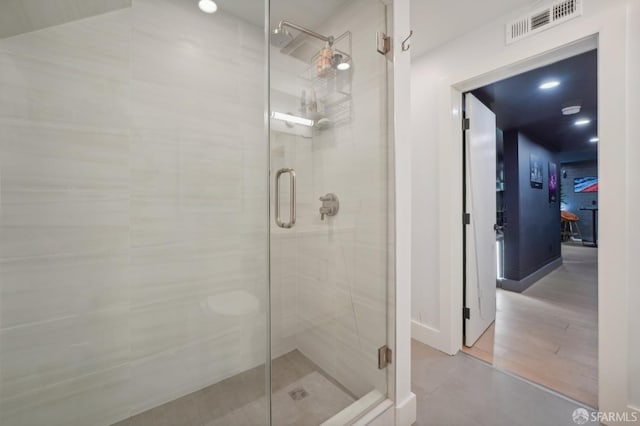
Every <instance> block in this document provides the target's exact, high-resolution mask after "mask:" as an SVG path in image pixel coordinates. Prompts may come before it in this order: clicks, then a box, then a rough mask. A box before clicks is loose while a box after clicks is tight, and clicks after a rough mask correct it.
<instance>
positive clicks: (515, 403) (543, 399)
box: [411, 341, 594, 426]
mask: <svg viewBox="0 0 640 426" xmlns="http://www.w3.org/2000/svg"><path fill="white" fill-rule="evenodd" d="M411 375H412V389H413V392H414V393H415V394H416V396H417V399H418V416H417V417H418V421H417V422H416V425H418V426H454V425H460V426H503V425H504V426H562V425H567V426H575V424H576V423H574V421H573V417H572V416H573V412H574V410H576V409H578V408H585V409H588V408H587V407H586V406H584V405H582V404H580V403H577V402H572V401H571V400H569V399H567V398H564V397H562V396H560V395H558V394H554V393H552V392H550V391H547V390H545V389H543V388H541V387H539V386H536V385H534V384H532V383H529V382H527V381H524V380H522V379H519V378H517V377H514V376H512V375H510V374H507V373H505V372H503V371H501V370H498V369H496V368H494V367H492V366H491V365H489V364H486V363H485V362H483V361H480V360H478V359H475V358H473V357H471V356H469V355H466V354H464V353H461V352H460V353H458V354H457V355H456V356H449V355H446V354H444V353H442V352H439V351H436V350H435V349H431V348H429V347H428V346H425V345H423V344H421V343H418V342H416V341H413V342H412V372H411ZM588 411H591V409H588ZM585 424H594V423H585Z"/></svg>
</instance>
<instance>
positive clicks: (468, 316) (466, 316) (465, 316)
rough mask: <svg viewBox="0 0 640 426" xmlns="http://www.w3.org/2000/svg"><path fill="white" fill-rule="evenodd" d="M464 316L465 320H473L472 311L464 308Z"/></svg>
mask: <svg viewBox="0 0 640 426" xmlns="http://www.w3.org/2000/svg"><path fill="white" fill-rule="evenodd" d="M462 316H463V317H464V319H471V309H469V308H462Z"/></svg>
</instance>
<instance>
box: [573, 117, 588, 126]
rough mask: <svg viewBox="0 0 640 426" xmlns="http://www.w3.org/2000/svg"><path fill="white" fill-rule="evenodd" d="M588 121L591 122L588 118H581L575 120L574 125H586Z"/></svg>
mask: <svg viewBox="0 0 640 426" xmlns="http://www.w3.org/2000/svg"><path fill="white" fill-rule="evenodd" d="M589 123H591V120H589V119H588V118H581V119H580V120H576V122H575V125H576V126H586V125H587V124H589Z"/></svg>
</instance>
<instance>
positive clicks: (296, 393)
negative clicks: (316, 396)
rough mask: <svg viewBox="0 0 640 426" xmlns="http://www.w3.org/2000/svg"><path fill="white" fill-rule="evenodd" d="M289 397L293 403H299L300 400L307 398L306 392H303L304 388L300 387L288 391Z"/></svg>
mask: <svg viewBox="0 0 640 426" xmlns="http://www.w3.org/2000/svg"><path fill="white" fill-rule="evenodd" d="M289 396H290V397H291V399H293V400H294V401H300V400H301V399H304V398H306V397H307V396H309V394H308V393H307V391H306V390H304V388H302V387H300V388H295V389H294V390H292V391H290V392H289Z"/></svg>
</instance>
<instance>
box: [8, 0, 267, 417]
mask: <svg viewBox="0 0 640 426" xmlns="http://www.w3.org/2000/svg"><path fill="white" fill-rule="evenodd" d="M263 48H264V47H263V33H262V31H261V30H260V29H258V28H256V27H253V26H251V25H250V24H247V23H244V22H243V21H240V20H238V19H236V18H234V17H231V16H229V15H225V14H224V13H223V12H222V13H218V14H216V15H214V16H210V15H205V14H202V13H201V12H199V11H198V9H197V7H194V5H192V4H190V3H189V2H175V1H168V0H153V1H152V0H135V1H134V2H133V7H132V8H131V9H126V10H122V11H118V12H114V13H110V14H105V15H101V16H97V17H93V18H89V19H84V20H81V21H76V22H72V23H68V24H64V25H60V26H56V27H51V28H47V29H44V30H41V31H37V32H32V33H27V34H23V35H19V36H16V37H12V38H8V39H4V40H0V136H1V137H0V203H1V204H0V206H1V209H0V413H1V414H0V423H1V424H3V425H7V426H9V425H27V424H28V425H40V424H47V425H87V424H91V425H109V424H111V423H113V422H116V421H118V420H121V419H124V418H126V417H128V416H129V415H131V414H135V413H138V412H141V411H143V410H146V409H148V408H151V407H153V406H156V405H158V404H161V403H164V402H166V401H169V400H172V399H174V398H176V397H179V396H181V395H184V394H186V393H189V392H192V391H195V390H197V389H200V388H202V387H204V386H207V385H209V384H211V383H215V382H217V381H219V380H221V379H223V378H226V377H228V376H231V375H233V374H236V373H238V372H240V371H243V370H246V369H248V368H250V367H253V366H255V365H258V364H261V363H263V362H264V352H265V350H264V348H265V344H266V341H265V334H266V333H265V329H264V327H265V321H266V314H265V309H266V307H265V300H264V295H265V289H266V270H267V268H266V262H267V258H266V253H265V249H266V211H265V210H266V208H265V206H266V195H267V194H266V193H265V182H264V177H265V173H266V169H265V167H266V149H265V145H264V135H263V120H264V118H263V114H264V113H263V101H262V100H263V93H264V86H263V78H262V76H263V63H264V61H263V53H264V50H263ZM234 304H235V305H234ZM229 308H235V312H234V314H230V313H229V312H225V310H226V309H229Z"/></svg>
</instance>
